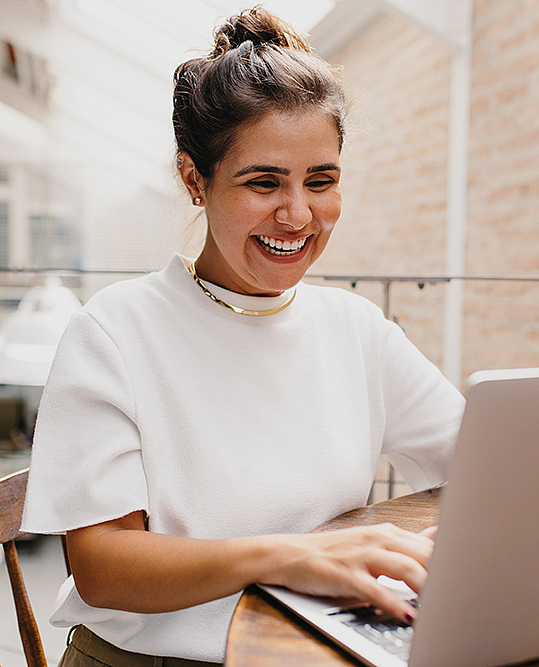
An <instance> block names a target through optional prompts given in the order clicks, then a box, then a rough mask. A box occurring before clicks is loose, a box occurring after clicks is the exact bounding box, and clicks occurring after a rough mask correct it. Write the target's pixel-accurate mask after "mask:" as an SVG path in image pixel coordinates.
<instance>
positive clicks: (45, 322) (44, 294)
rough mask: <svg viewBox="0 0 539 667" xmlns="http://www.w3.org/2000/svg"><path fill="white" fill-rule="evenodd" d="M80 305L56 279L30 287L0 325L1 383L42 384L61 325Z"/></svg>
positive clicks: (54, 349) (56, 344) (61, 328)
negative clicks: (16, 306) (17, 305)
mask: <svg viewBox="0 0 539 667" xmlns="http://www.w3.org/2000/svg"><path fill="white" fill-rule="evenodd" d="M80 307H81V303H80V301H79V299H78V298H77V297H76V296H75V294H74V293H73V292H72V291H71V290H70V289H68V288H67V287H64V286H63V285H62V284H61V281H60V280H59V279H56V280H55V279H48V281H47V283H46V284H45V285H43V286H40V287H33V288H31V289H30V290H29V291H28V292H27V293H26V294H25V295H24V297H23V298H22V299H21V302H20V304H19V307H18V308H17V310H16V311H15V312H14V313H11V315H8V317H6V319H5V320H4V322H3V323H2V324H1V325H0V384H14V385H30V386H43V385H44V384H45V383H46V381H47V377H48V376H49V371H50V368H51V364H52V360H53V359H54V355H55V354H56V348H57V347H58V343H59V342H60V338H61V337H62V334H63V332H64V329H65V328H66V326H67V323H68V322H69V320H70V318H71V315H73V313H74V312H75V311H76V310H78V309H79V308H80Z"/></svg>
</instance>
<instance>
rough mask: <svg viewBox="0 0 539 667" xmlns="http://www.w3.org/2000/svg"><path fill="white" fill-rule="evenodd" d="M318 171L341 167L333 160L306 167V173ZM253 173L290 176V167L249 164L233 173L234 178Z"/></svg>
mask: <svg viewBox="0 0 539 667" xmlns="http://www.w3.org/2000/svg"><path fill="white" fill-rule="evenodd" d="M319 171H339V172H340V171H341V168H340V167H339V166H338V165H337V164H335V163H334V162H328V163H327V164H320V165H315V166H313V167H308V169H307V173H308V174H316V173H317V172H319ZM255 173H266V174H282V175H283V176H290V174H291V171H290V169H285V168H284V167H276V166H274V165H271V164H250V165H249V166H247V167H244V168H243V169H240V170H239V171H238V172H236V173H235V174H234V178H239V177H240V176H245V175H246V174H255Z"/></svg>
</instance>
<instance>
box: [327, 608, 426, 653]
mask: <svg viewBox="0 0 539 667" xmlns="http://www.w3.org/2000/svg"><path fill="white" fill-rule="evenodd" d="M408 602H409V603H410V604H411V605H412V606H414V607H417V606H418V601H417V600H409V601H408ZM331 615H332V616H336V617H338V618H339V620H340V621H341V623H344V625H347V626H348V627H350V628H352V629H353V630H355V631H356V632H358V633H359V634H361V635H363V636H364V637H366V638H367V639H369V640H370V641H372V642H374V643H375V644H378V645H379V646H380V647H382V648H384V649H385V650H386V651H388V652H389V653H392V654H393V655H396V656H397V657H399V658H401V659H402V660H405V661H407V660H408V658H409V656H410V648H411V646H412V639H413V636H414V629H413V627H412V626H411V625H405V624H404V623H401V622H400V621H396V620H395V619H394V618H392V617H391V616H389V615H388V614H384V613H382V614H380V613H376V612H375V609H374V608H373V607H359V608H358V609H347V610H343V611H339V612H333V613H332V614H331Z"/></svg>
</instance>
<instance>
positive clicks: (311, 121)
mask: <svg viewBox="0 0 539 667" xmlns="http://www.w3.org/2000/svg"><path fill="white" fill-rule="evenodd" d="M338 158H339V134H338V131H337V128H336V127H335V123H334V122H333V120H332V119H331V118H330V117H328V115H327V114H326V113H324V112H323V111H320V110H308V111H304V110H302V111H294V112H286V111H275V112H271V113H268V114H266V115H265V116H264V117H262V118H261V119H260V120H258V121H256V122H255V123H251V124H249V125H248V126H246V127H243V128H239V130H238V131H237V133H236V136H235V141H234V144H233V147H232V149H231V151H230V152H229V154H228V155H227V157H226V158H225V159H224V160H223V164H224V163H228V166H229V167H230V168H231V169H235V168H236V167H237V169H236V171H235V172H234V173H236V172H238V171H240V172H242V173H246V172H247V170H251V171H252V166H256V165H260V166H262V165H265V166H268V167H274V168H275V171H277V170H280V171H282V172H283V173H284V171H286V170H290V169H291V166H290V165H289V164H288V163H292V162H293V163H297V164H299V163H305V164H306V165H307V167H309V166H313V165H314V164H317V165H319V164H320V165H321V164H330V163H336V164H338V161H339V160H338ZM283 160H284V161H285V162H284V163H283ZM307 167H306V168H307ZM271 170H272V169H267V170H265V171H271ZM238 175H241V174H238Z"/></svg>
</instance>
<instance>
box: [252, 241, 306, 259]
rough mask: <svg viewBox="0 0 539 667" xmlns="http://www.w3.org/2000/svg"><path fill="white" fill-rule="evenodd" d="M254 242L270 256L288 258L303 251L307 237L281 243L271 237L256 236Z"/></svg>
mask: <svg viewBox="0 0 539 667" xmlns="http://www.w3.org/2000/svg"><path fill="white" fill-rule="evenodd" d="M255 238H256V240H257V241H258V244H259V245H260V247H261V248H262V249H263V250H265V251H266V252H267V253H269V254H270V255H277V256H278V257H289V256H291V255H297V254H298V253H300V252H301V251H302V250H303V247H304V246H305V243H306V242H307V238H308V237H307V236H304V237H303V238H301V239H296V240H295V241H282V240H281V239H275V238H273V237H272V236H256V237H255Z"/></svg>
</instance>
